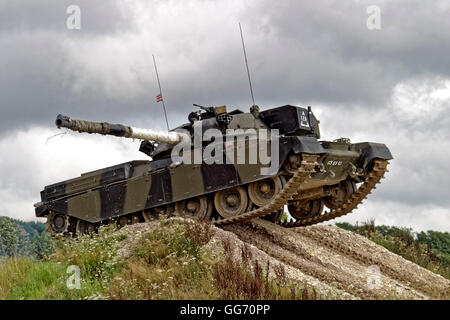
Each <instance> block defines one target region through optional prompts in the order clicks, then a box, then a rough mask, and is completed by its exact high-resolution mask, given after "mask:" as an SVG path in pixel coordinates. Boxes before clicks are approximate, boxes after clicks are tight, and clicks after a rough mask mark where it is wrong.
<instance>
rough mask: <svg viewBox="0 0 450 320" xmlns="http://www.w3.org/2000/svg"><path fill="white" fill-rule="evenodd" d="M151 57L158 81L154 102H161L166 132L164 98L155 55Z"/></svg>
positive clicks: (167, 122)
mask: <svg viewBox="0 0 450 320" xmlns="http://www.w3.org/2000/svg"><path fill="white" fill-rule="evenodd" d="M152 56H153V64H154V65H155V72H156V79H158V86H159V95H158V96H157V97H156V102H160V101H161V102H162V105H163V109H164V116H165V117H166V124H167V131H169V130H170V129H169V121H168V120H167V112H166V105H165V104H164V96H163V93H162V89H161V82H160V81H159V74H158V68H157V67H156V60H155V55H154V54H152Z"/></svg>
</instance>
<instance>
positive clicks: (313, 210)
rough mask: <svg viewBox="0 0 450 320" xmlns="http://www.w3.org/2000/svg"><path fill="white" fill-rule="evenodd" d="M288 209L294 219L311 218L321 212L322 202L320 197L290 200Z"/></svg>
mask: <svg viewBox="0 0 450 320" xmlns="http://www.w3.org/2000/svg"><path fill="white" fill-rule="evenodd" d="M288 210H289V213H290V215H291V216H292V217H294V218H295V219H296V220H302V219H306V218H312V217H315V216H317V215H320V214H321V213H322V211H323V202H322V200H321V199H315V200H301V201H292V202H291V203H290V204H289V205H288Z"/></svg>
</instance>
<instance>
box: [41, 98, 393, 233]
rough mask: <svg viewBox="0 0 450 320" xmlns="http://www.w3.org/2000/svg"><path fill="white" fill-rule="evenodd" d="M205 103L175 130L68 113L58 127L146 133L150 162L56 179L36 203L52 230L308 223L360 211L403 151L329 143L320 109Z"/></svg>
mask: <svg viewBox="0 0 450 320" xmlns="http://www.w3.org/2000/svg"><path fill="white" fill-rule="evenodd" d="M199 107H200V108H201V110H199V111H193V112H191V113H190V114H189V116H188V121H189V122H188V123H186V124H183V125H181V126H179V127H177V128H174V129H172V130H170V131H159V130H152V129H142V128H135V127H131V126H125V125H121V124H110V123H107V122H91V121H85V120H73V119H71V118H69V117H67V116H62V115H58V116H57V118H56V126H57V127H58V128H67V129H70V130H73V131H77V132H80V133H82V132H85V133H96V134H102V135H113V136H118V137H124V138H131V139H140V140H142V142H141V145H140V149H139V150H140V151H142V152H143V153H145V154H146V155H147V156H148V157H149V160H135V161H130V162H126V163H122V164H118V165H115V166H112V167H107V168H103V169H100V170H96V171H92V172H88V173H83V174H81V176H79V177H76V178H74V179H70V180H66V181H62V182H58V183H55V184H52V185H48V186H46V187H45V188H44V190H43V191H41V202H39V203H36V204H35V205H34V206H35V211H36V216H37V217H46V218H47V224H48V228H49V231H50V232H51V233H52V234H64V235H70V234H77V233H90V232H93V231H95V230H96V229H97V228H98V227H99V226H101V225H103V224H110V223H116V224H118V225H119V226H125V225H127V224H134V223H139V222H145V221H150V220H153V219H158V218H159V217H160V216H172V215H176V216H184V217H192V218H195V219H198V220H210V221H211V222H212V223H214V224H215V225H225V224H232V223H242V222H245V221H249V220H251V219H255V218H263V219H266V220H269V221H272V222H273V223H277V224H280V225H282V226H284V227H287V228H290V227H299V226H307V225H312V224H316V223H320V222H324V221H328V220H331V219H334V218H337V217H340V216H343V215H345V214H348V213H350V212H352V211H353V210H354V209H356V207H357V206H358V205H359V204H361V203H362V201H363V200H364V199H365V198H366V197H367V195H368V194H370V192H371V190H372V189H374V188H375V187H376V185H377V184H378V183H379V182H380V181H381V179H382V178H383V177H384V174H385V172H387V165H388V161H389V160H391V159H392V158H393V157H392V155H391V152H390V151H389V149H388V148H387V147H386V145H384V144H382V143H374V142H360V143H351V141H350V139H348V138H339V139H336V140H334V141H323V140H320V130H319V121H318V120H317V118H316V117H315V116H314V114H313V112H312V110H311V107H307V108H304V107H298V106H292V105H285V106H281V107H275V108H271V109H267V110H264V111H260V109H259V107H258V106H252V107H251V108H250V110H249V112H243V111H241V110H233V111H230V112H228V111H227V108H226V107H225V106H220V107H207V108H205V107H201V106H199ZM285 206H286V207H287V209H288V212H289V215H288V219H286V217H282V216H283V213H284V208H285ZM325 207H326V208H327V209H324V208H325Z"/></svg>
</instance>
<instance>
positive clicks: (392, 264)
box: [120, 218, 450, 299]
mask: <svg viewBox="0 0 450 320" xmlns="http://www.w3.org/2000/svg"><path fill="white" fill-rule="evenodd" d="M175 219H181V220H184V219H183V218H175ZM159 223H160V222H158V221H154V222H149V223H141V224H135V225H131V226H127V227H125V228H124V229H122V230H123V231H124V232H133V235H134V236H133V237H130V238H129V239H127V240H126V241H124V242H123V244H122V246H123V247H122V248H121V250H120V255H121V256H122V257H126V256H127V255H129V254H130V253H131V252H132V250H131V249H132V247H133V243H135V241H136V239H138V238H139V235H140V234H144V233H147V232H151V231H152V230H155V229H156V228H159ZM211 228H213V229H214V231H215V232H214V236H213V238H212V239H211V241H210V242H209V243H208V244H207V245H206V246H205V249H206V250H207V251H209V252H210V253H211V254H212V256H213V258H216V259H220V258H221V257H222V256H223V245H222V243H223V240H226V239H227V240H229V241H230V242H231V244H232V250H233V251H234V256H235V259H237V260H239V259H241V254H240V252H241V248H242V247H244V246H246V245H247V246H249V249H250V250H251V254H252V256H253V258H255V259H257V260H258V262H260V263H261V265H266V263H267V262H270V265H271V266H272V267H274V266H277V265H282V266H284V269H285V271H286V274H287V276H288V278H291V279H295V280H300V281H302V282H305V283H307V284H309V285H310V286H313V287H314V288H315V289H316V290H317V291H318V293H319V296H320V297H322V298H326V299H450V281H449V280H447V279H445V278H443V277H442V276H440V275H438V274H435V273H433V272H431V271H429V270H427V269H424V268H422V267H420V266H418V265H417V264H414V263H412V262H410V261H407V260H405V259H403V258H402V257H400V256H398V255H396V254H394V253H391V252H390V251H388V250H386V249H385V248H383V247H381V246H379V245H377V244H375V243H374V242H372V241H370V240H368V239H366V238H365V237H363V236H361V235H358V234H355V233H352V232H350V231H346V230H343V229H340V228H338V227H333V226H310V227H300V228H291V229H287V228H283V227H280V226H278V225H276V224H273V223H270V222H267V221H265V220H261V219H255V220H253V221H251V222H248V223H245V224H234V225H228V226H225V227H222V228H217V227H214V226H212V227H211ZM272 269H273V268H272ZM377 270H378V271H379V273H378V275H379V276H377V275H376V274H375V273H374V272H376V271H377ZM271 276H275V274H274V273H273V270H272V274H271Z"/></svg>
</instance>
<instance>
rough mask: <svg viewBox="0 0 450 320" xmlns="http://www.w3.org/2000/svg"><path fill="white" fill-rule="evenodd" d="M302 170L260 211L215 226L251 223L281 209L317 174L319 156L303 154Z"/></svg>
mask: <svg viewBox="0 0 450 320" xmlns="http://www.w3.org/2000/svg"><path fill="white" fill-rule="evenodd" d="M302 157H303V158H302V162H301V165H300V168H298V170H297V171H296V172H295V174H294V175H293V176H292V177H291V178H290V179H289V181H288V182H287V183H286V185H285V186H284V188H283V189H282V190H281V192H280V193H279V194H278V195H277V196H276V197H275V198H274V199H273V200H272V201H271V202H270V203H269V204H267V205H265V206H264V207H260V208H258V209H255V210H252V211H250V212H246V213H244V214H241V215H239V216H235V217H231V218H226V219H221V220H216V221H214V222H213V223H214V224H215V225H219V226H220V225H226V224H232V223H240V222H245V221H249V220H252V219H255V218H259V217H263V216H265V215H268V214H270V213H272V212H275V211H277V210H279V209H281V208H282V207H283V206H284V205H285V204H286V203H287V202H288V201H289V200H292V199H293V196H294V195H296V194H297V193H298V186H299V185H300V184H302V183H304V182H305V181H307V180H308V179H309V178H310V176H311V174H312V173H314V172H315V168H316V166H318V165H319V163H318V162H317V159H318V158H319V155H315V154H303V155H302Z"/></svg>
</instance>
